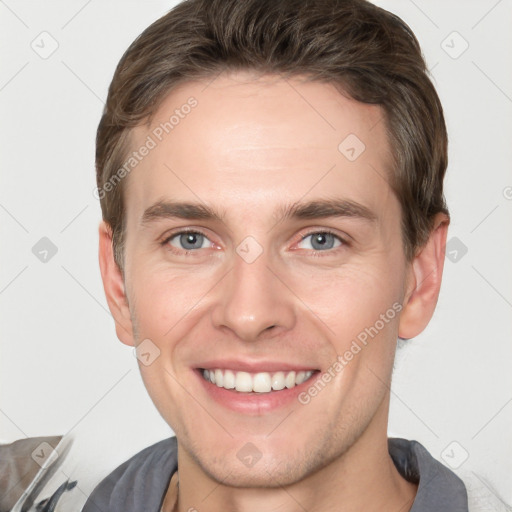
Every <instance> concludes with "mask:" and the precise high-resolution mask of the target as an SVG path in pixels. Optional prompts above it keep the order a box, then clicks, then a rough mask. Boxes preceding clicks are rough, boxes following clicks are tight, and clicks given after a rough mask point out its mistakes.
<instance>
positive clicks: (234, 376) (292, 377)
mask: <svg viewBox="0 0 512 512" xmlns="http://www.w3.org/2000/svg"><path fill="white" fill-rule="evenodd" d="M199 371H200V373H201V375H202V376H203V378H204V380H206V381H208V382H211V383H212V384H215V385H216V386H217V387H219V388H224V389H228V390H233V391H239V392H241V393H270V392H272V391H281V390H283V389H285V388H286V389H291V388H294V387H295V386H299V385H300V384H303V383H304V382H306V381H308V380H309V379H311V377H312V376H313V374H315V373H316V372H317V370H307V371H302V370H301V371H297V372H296V371H282V372H281V371H279V372H272V373H269V372H258V373H249V372H237V371H233V370H223V369H220V368H216V369H210V370H206V369H203V368H201V369H199Z"/></svg>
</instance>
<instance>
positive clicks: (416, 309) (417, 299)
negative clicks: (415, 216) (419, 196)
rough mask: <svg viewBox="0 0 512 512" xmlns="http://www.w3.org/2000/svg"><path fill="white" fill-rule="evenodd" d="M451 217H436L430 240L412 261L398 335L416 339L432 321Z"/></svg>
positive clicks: (441, 214) (443, 215)
mask: <svg viewBox="0 0 512 512" xmlns="http://www.w3.org/2000/svg"><path fill="white" fill-rule="evenodd" d="M449 223H450V219H449V217H448V216H447V215H445V214H444V213H439V214H437V215H436V217H435V218H434V224H433V229H432V231H431V233H430V236H429V239H428V241H427V243H426V244H425V245H424V246H423V248H422V249H421V251H420V252H419V253H418V254H417V255H416V256H415V258H414V259H413V261H412V262H411V263H410V264H409V269H408V276H407V281H406V283H407V284H406V293H405V298H404V302H403V306H404V307H403V310H402V312H401V314H400V325H399V328H398V336H399V337H400V338H403V339H410V338H414V337H415V336H417V335H418V334H420V333H421V332H422V331H423V330H424V329H425V327H426V326H427V325H428V323H429V322H430V319H431V318H432V315H433V314H434V309H435V307H436V304H437V299H438V297H439V290H440V288H441V279H442V276H443V267H444V257H445V246H446V236H447V233H448V225H449Z"/></svg>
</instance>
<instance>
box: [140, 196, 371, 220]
mask: <svg viewBox="0 0 512 512" xmlns="http://www.w3.org/2000/svg"><path fill="white" fill-rule="evenodd" d="M275 215H276V217H277V222H282V221H284V220H288V219H297V220H300V219H302V220H303V219H323V218H327V217H352V218H359V219H363V220H366V221H369V222H374V221H376V220H377V215H376V214H375V213H374V212H373V211H372V210H370V209H369V208H368V207H366V206H364V205H362V204H360V203H357V202H355V201H351V200H347V199H317V200H314V201H309V202H306V203H300V202H296V203H291V204H287V205H283V206H281V207H280V208H278V209H277V211H276V213H275ZM174 218H178V219H187V220H211V221H220V222H224V215H223V214H222V213H220V212H218V211H216V210H215V209H214V208H211V207H209V206H207V205H204V204H200V203H189V202H177V201H157V202H156V203H155V204H153V205H152V206H150V207H149V208H147V209H146V210H145V211H144V213H143V215H142V217H141V221H140V223H141V225H142V226H147V225H149V224H151V223H153V222H155V221H157V220H162V219H174Z"/></svg>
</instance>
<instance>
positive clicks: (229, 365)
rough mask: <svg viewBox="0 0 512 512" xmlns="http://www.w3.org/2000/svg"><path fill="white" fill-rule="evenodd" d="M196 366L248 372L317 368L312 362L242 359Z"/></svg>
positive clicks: (206, 368)
mask: <svg viewBox="0 0 512 512" xmlns="http://www.w3.org/2000/svg"><path fill="white" fill-rule="evenodd" d="M196 368H201V369H202V370H216V369H222V370H232V371H234V372H248V373H259V372H268V373H271V372H278V371H288V372H291V371H293V370H295V371H308V370H315V369H316V367H315V366H313V365H311V364H306V365H305V364H300V363H290V362H289V361H288V362H284V361H268V360H259V361H256V360H254V361H249V360H240V359H215V360H210V361H205V362H202V363H199V364H198V365H197V366H196Z"/></svg>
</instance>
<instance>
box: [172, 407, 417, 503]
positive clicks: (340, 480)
mask: <svg viewBox="0 0 512 512" xmlns="http://www.w3.org/2000/svg"><path fill="white" fill-rule="evenodd" d="M384 414H385V416H386V418H385V420H386V421H385V422H382V421H375V422H372V423H371V424H370V425H369V426H368V428H367V429H366V430H365V432H364V433H363V435H361V436H360V437H359V439H358V440H357V441H356V442H355V443H354V444H353V445H352V446H351V448H350V449H349V450H348V451H347V452H345V453H344V454H343V455H342V456H341V457H339V458H337V459H335V460H334V461H332V462H330V463H329V464H327V465H326V466H324V467H322V468H321V469H319V470H318V471H316V472H314V473H311V474H309V475H308V476H306V477H305V478H303V479H302V480H300V481H298V482H295V483H293V484H291V485H288V486H286V487H266V488H236V487H231V486H226V485H223V484H222V482H217V481H215V480H213V479H212V478H210V477H209V476H208V475H207V474H206V473H204V472H203V471H202V469H201V468H200V467H198V465H197V464H196V462H195V461H193V460H192V459H191V458H190V457H189V456H188V454H187V452H186V451H185V450H183V449H180V448H179V445H178V468H179V494H178V497H177V500H176V504H175V510H177V511H178V512H188V511H190V510H201V509H202V508H205V509H207V510H208V511H209V512H217V511H218V512H221V511H222V512H223V511H225V510H227V509H229V510H236V511H237V512H259V511H261V509H262V504H264V508H265V509H266V510H279V511H280V512H296V511H297V510H308V512H320V511H327V510H337V511H340V512H356V511H360V510H379V511H381V512H387V511H390V512H396V511H397V510H400V511H401V512H406V511H409V510H410V508H411V507H412V504H413V501H414V497H415V495H416V491H417V485H415V484H411V483H410V482H407V481H406V480H405V479H404V478H403V477H402V476H401V475H400V474H399V473H398V470H397V469H396V467H395V465H394V463H393V461H392V459H391V457H390V455H389V452H388V444H387V432H386V430H385V429H382V428H379V429H377V428H376V425H386V424H387V410H385V411H384ZM374 419H375V420H379V418H377V417H375V418H374ZM381 420H382V418H381ZM171 493H172V492H171V488H170V490H169V493H168V495H167V497H166V501H165V505H164V511H165V512H167V511H168V510H172V508H171V507H168V505H169V504H170V503H172V502H174V499H173V498H172V497H171ZM166 507H168V508H166Z"/></svg>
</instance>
